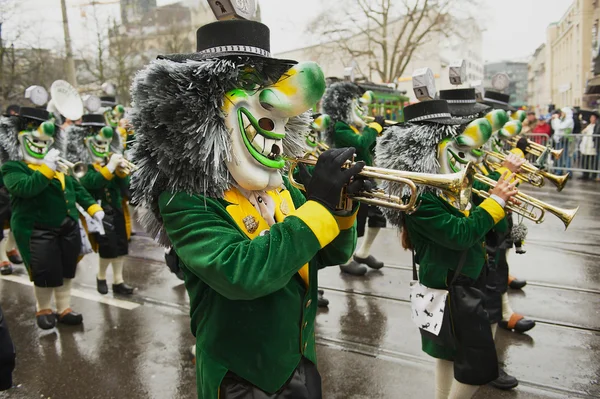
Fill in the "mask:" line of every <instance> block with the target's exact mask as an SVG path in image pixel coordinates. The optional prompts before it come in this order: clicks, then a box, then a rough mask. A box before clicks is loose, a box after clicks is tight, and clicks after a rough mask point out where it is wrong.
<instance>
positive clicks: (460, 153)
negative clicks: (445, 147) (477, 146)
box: [458, 151, 465, 159]
mask: <svg viewBox="0 0 600 399" xmlns="http://www.w3.org/2000/svg"><path fill="white" fill-rule="evenodd" d="M458 156H459V157H461V158H463V159H464V158H465V153H464V152H462V151H459V152H458Z"/></svg>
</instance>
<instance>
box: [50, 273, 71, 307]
mask: <svg viewBox="0 0 600 399" xmlns="http://www.w3.org/2000/svg"><path fill="white" fill-rule="evenodd" d="M72 282H73V280H72V279H70V278H65V279H63V285H62V286H60V287H56V288H54V299H55V300H56V311H57V312H58V314H59V315H60V314H62V313H63V312H64V311H65V310H67V309H69V308H70V307H71V283H72Z"/></svg>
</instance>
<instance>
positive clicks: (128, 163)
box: [104, 152, 139, 175]
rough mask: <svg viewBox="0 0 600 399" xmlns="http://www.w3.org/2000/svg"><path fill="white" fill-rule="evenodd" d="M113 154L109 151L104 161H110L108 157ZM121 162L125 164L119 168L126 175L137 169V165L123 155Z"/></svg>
mask: <svg viewBox="0 0 600 399" xmlns="http://www.w3.org/2000/svg"><path fill="white" fill-rule="evenodd" d="M113 155H114V153H113V152H111V153H109V154H108V156H106V157H105V158H104V162H105V163H108V161H110V157H112V156H113ZM121 162H122V163H124V164H125V167H121V166H119V169H120V170H121V171H122V172H123V173H125V174H126V175H129V174H131V172H135V171H136V170H138V169H139V168H138V167H137V165H136V164H134V163H133V162H131V161H129V160H127V159H125V157H123V159H122V160H121Z"/></svg>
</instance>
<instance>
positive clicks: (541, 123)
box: [531, 115, 552, 145]
mask: <svg viewBox="0 0 600 399" xmlns="http://www.w3.org/2000/svg"><path fill="white" fill-rule="evenodd" d="M531 133H534V136H533V141H535V142H536V143H538V144H543V145H548V142H550V136H551V135H552V128H551V127H550V124H549V123H548V122H547V120H546V117H545V116H544V115H540V116H539V118H538V120H537V123H536V124H535V127H534V128H533V129H532V130H531ZM542 134H545V135H546V137H544V136H542Z"/></svg>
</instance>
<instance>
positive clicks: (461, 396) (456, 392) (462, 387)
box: [448, 380, 479, 399]
mask: <svg viewBox="0 0 600 399" xmlns="http://www.w3.org/2000/svg"><path fill="white" fill-rule="evenodd" d="M478 389H479V385H467V384H463V383H462V382H458V381H456V380H454V382H452V390H451V391H450V396H448V399H471V398H472V397H473V395H475V392H477V390H478Z"/></svg>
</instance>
